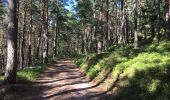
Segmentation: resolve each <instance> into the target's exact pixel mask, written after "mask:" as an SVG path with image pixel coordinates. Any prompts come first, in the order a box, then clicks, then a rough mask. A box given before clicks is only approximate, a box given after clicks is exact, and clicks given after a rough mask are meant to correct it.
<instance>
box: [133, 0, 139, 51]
mask: <svg viewBox="0 0 170 100" xmlns="http://www.w3.org/2000/svg"><path fill="white" fill-rule="evenodd" d="M138 3H139V1H138V0H135V12H134V13H135V16H134V18H135V20H134V21H135V32H134V49H137V48H138V33H139V14H138V13H139V12H138V6H139V4H138Z"/></svg>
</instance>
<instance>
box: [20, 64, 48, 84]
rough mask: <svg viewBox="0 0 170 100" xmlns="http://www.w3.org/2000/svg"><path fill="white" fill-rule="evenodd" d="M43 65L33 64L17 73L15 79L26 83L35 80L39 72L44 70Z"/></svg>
mask: <svg viewBox="0 0 170 100" xmlns="http://www.w3.org/2000/svg"><path fill="white" fill-rule="evenodd" d="M45 69H46V68H45V66H43V65H41V66H35V67H33V68H26V69H23V70H21V71H19V72H18V73H17V81H18V82H19V83H20V82H21V83H26V82H29V81H33V80H35V79H36V78H37V77H38V76H39V74H40V73H42V72H43V71H44V70H45Z"/></svg>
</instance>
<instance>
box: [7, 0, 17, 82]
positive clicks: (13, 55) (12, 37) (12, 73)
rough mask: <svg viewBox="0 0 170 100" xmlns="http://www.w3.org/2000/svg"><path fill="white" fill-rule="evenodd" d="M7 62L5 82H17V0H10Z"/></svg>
mask: <svg viewBox="0 0 170 100" xmlns="http://www.w3.org/2000/svg"><path fill="white" fill-rule="evenodd" d="M8 20H9V22H8V33H7V64H6V72H5V78H4V83H5V84H15V83H16V73H17V34H18V27H17V0H8Z"/></svg>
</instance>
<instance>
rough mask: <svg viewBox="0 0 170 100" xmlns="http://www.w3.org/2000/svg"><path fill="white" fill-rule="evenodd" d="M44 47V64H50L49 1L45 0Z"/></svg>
mask: <svg viewBox="0 0 170 100" xmlns="http://www.w3.org/2000/svg"><path fill="white" fill-rule="evenodd" d="M44 9H45V10H44V11H45V12H44V35H43V39H44V47H43V63H44V64H47V63H48V0H44Z"/></svg>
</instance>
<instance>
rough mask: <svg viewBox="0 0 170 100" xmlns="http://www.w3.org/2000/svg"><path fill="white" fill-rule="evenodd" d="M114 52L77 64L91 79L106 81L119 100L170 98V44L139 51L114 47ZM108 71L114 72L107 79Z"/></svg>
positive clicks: (80, 61)
mask: <svg viewBox="0 0 170 100" xmlns="http://www.w3.org/2000/svg"><path fill="white" fill-rule="evenodd" d="M110 52H111V53H109V54H108V55H104V56H98V55H95V54H90V55H86V56H85V55H81V56H79V57H78V58H77V59H76V60H75V62H76V63H77V65H78V66H80V68H81V70H83V71H85V72H86V74H87V76H88V77H90V78H91V79H94V80H95V81H96V80H97V81H98V80H103V83H102V84H103V87H104V88H105V89H106V90H112V91H113V92H114V94H115V98H116V99H117V100H137V99H138V100H168V98H170V93H169V91H168V90H170V42H169V41H162V42H161V43H160V44H159V45H157V43H152V44H150V45H145V46H141V47H140V49H138V50H134V49H133V48H132V46H126V47H124V48H121V47H119V46H112V47H111V48H110ZM87 69H88V70H87ZM108 70H111V72H110V73H109V75H108V76H107V77H104V76H106V75H105V74H107V73H106V72H108ZM103 77H104V78H105V79H103ZM113 84H116V85H113ZM113 86H114V87H113Z"/></svg>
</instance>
